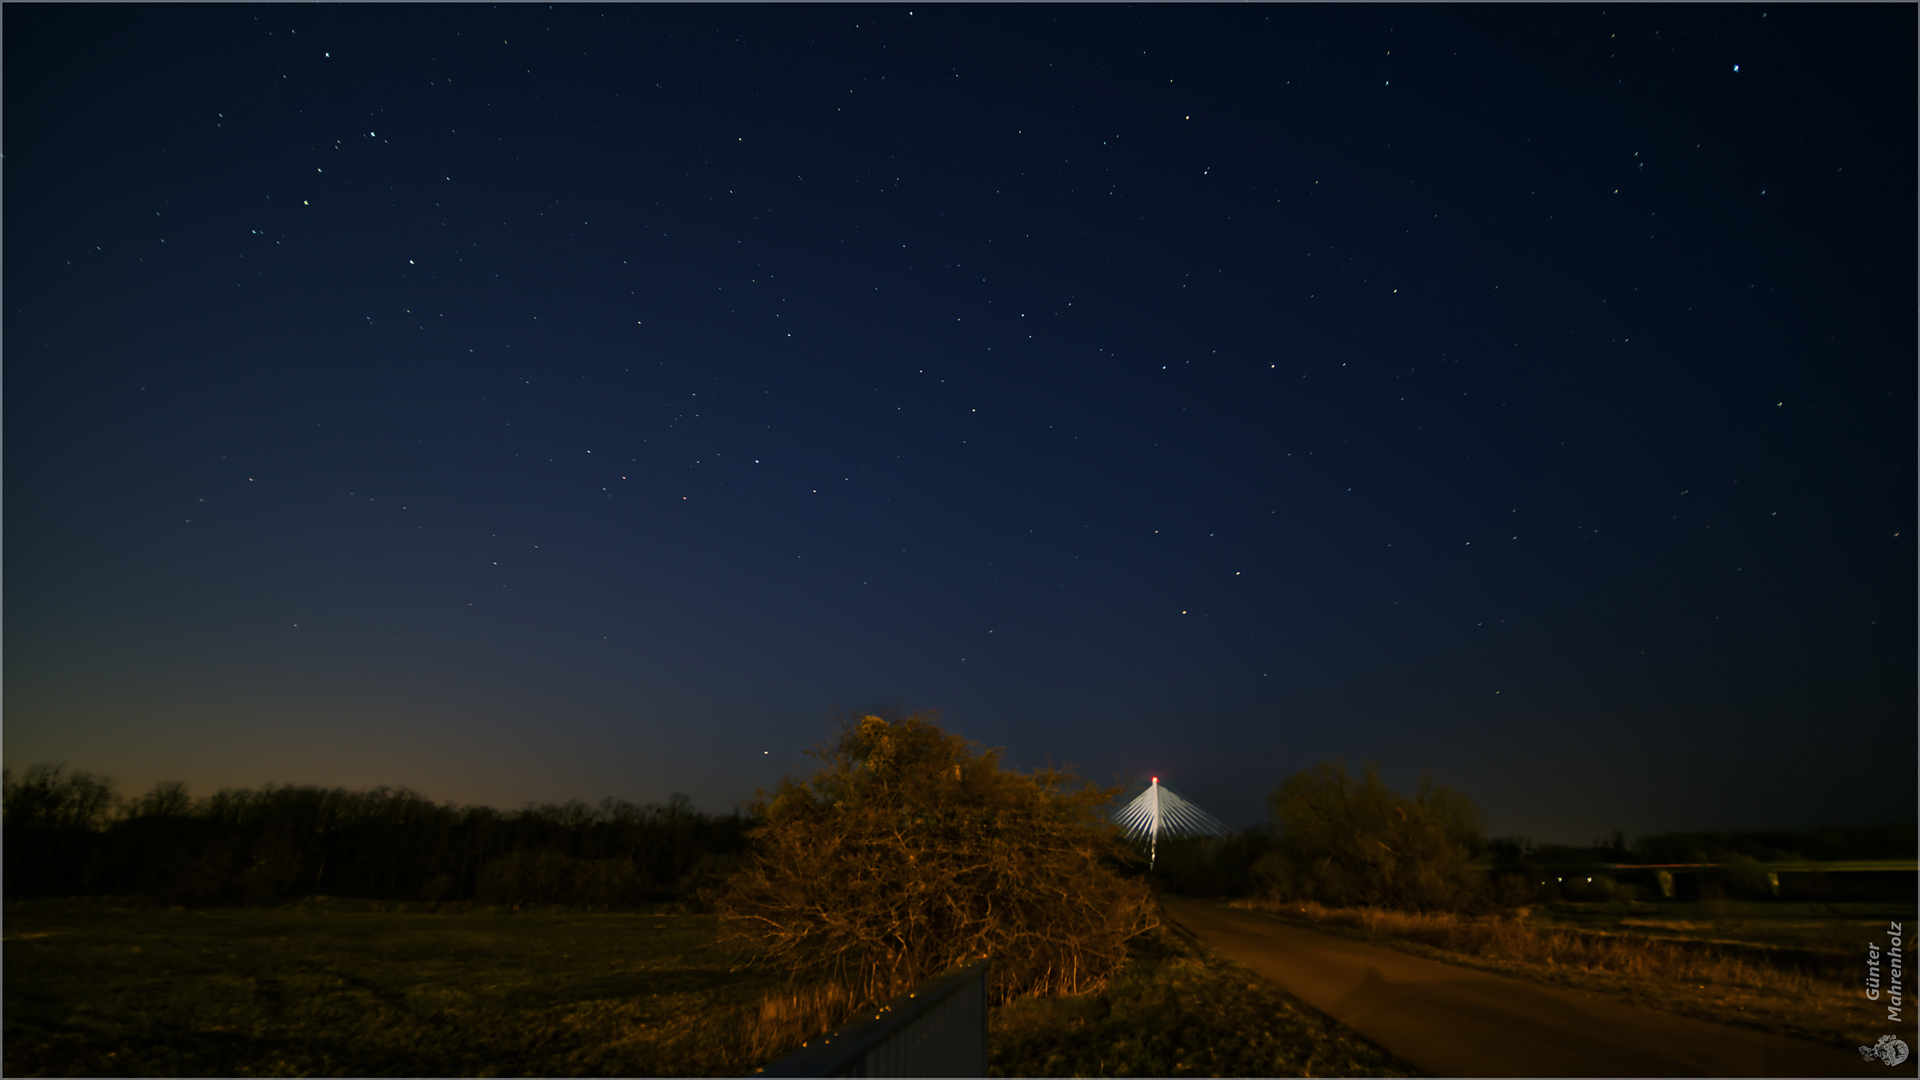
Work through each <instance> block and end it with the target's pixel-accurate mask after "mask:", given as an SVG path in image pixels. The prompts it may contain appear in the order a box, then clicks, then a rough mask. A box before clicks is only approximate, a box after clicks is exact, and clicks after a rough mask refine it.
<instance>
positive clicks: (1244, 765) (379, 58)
mask: <svg viewBox="0 0 1920 1080" xmlns="http://www.w3.org/2000/svg"><path fill="white" fill-rule="evenodd" d="M4 20H5V24H4V28H5V38H4V41H5V116H4V120H5V129H4V130H5V133H6V157H5V163H4V168H5V174H4V175H5V182H6V183H5V225H6V231H5V247H4V273H5V293H4V295H5V313H4V348H5V360H6V364H5V391H6V393H5V414H4V418H5V473H4V480H5V488H4V492H5V503H4V509H5V540H6V544H5V564H4V569H5V586H6V588H5V610H4V615H5V627H4V628H5V632H6V636H5V683H4V686H5V702H4V704H5V744H4V745H5V759H6V763H7V764H8V765H9V766H10V767H11V768H13V769H14V770H15V773H16V775H18V770H20V769H21V768H22V767H24V766H26V765H29V764H32V763H35V762H42V761H64V762H67V763H68V764H69V765H70V766H71V767H74V768H79V769H85V770H89V771H93V772H96V773H105V774H107V775H110V776H112V777H114V778H115V779H116V780H117V781H118V783H119V786H120V789H121V790H122V791H123V792H127V793H133V794H137V793H139V792H142V791H144V790H146V789H147V788H148V787H149V786H151V785H152V784H153V783H154V782H156V781H159V780H163V779H179V780H184V781H186V782H187V783H188V784H189V785H191V788H192V790H193V791H194V792H195V793H197V794H207V793H210V792H212V791H213V790H215V789H217V788H219V787H222V786H248V787H258V786H260V785H262V784H264V783H266V782H269V781H273V782H279V783H312V784H324V785H329V786H331V785H344V786H349V787H364V786H373V785H381V784H385V785H394V786H406V787H410V788H413V789H415V790H417V791H419V792H421V793H422V794H425V795H427V796H429V797H432V798H436V799H445V800H455V801H461V802H481V803H489V804H492V805H496V806H503V807H512V806H517V805H519V804H521V803H524V802H525V801H528V800H538V801H560V800H565V799H569V798H576V797H577V798H582V799H586V800H589V801H594V800H598V799H599V798H601V797H603V796H608V795H611V796H614V797H617V798H623V799H630V800H633V801H636V802H646V801H664V800H665V799H666V797H667V796H668V794H669V793H670V792H672V791H682V792H685V793H687V794H688V795H690V796H692V798H693V800H694V802H695V805H696V806H698V807H700V808H701V809H704V810H708V811H712V812H725V811H727V810H730V809H731V808H732V807H733V806H734V805H736V804H737V803H738V802H740V801H741V800H744V799H748V798H751V797H752V795H753V793H754V790H755V788H757V787H763V786H770V785H771V784H773V783H774V782H776V781H777V780H778V779H779V777H780V776H781V775H782V774H783V773H786V772H788V771H791V770H803V769H808V768H810V767H812V763H811V762H810V761H809V760H808V759H807V758H805V757H804V756H803V754H802V752H803V751H804V750H805V749H807V748H808V747H810V746H813V745H816V744H818V743H820V742H821V741H823V740H824V739H826V738H827V737H828V736H829V734H830V732H831V730H832V716H833V712H834V710H835V709H840V710H845V711H847V712H850V713H855V714H857V713H861V712H867V711H873V710H876V709H880V708H884V707H888V706H896V707H902V708H937V709H940V710H942V712H943V714H944V717H945V721H946V723H947V725H948V727H949V728H950V729H951V730H954V731H957V732H959V733H961V734H964V735H966V736H967V737H969V738H971V739H974V740H977V741H979V742H981V743H983V744H986V745H991V746H1004V747H1006V749H1007V760H1008V761H1009V763H1010V764H1013V765H1016V766H1019V767H1022V768H1025V767H1031V766H1035V765H1040V764H1044V763H1046V762H1047V761H1048V760H1049V759H1051V760H1053V761H1055V762H1061V763H1072V764H1074V765H1076V766H1077V767H1078V768H1079V770H1080V771H1081V772H1082V774H1083V775H1086V776H1088V777H1090V778H1093V779H1096V780H1100V781H1103V782H1107V781H1111V780H1113V779H1115V778H1120V779H1127V778H1135V777H1139V778H1144V776H1145V775H1147V774H1149V773H1157V774H1159V775H1160V776H1161V777H1163V778H1165V779H1166V780H1168V781H1169V782H1170V783H1172V784H1173V786H1174V787H1175V789H1176V790H1178V791H1179V792H1181V793H1182V794H1184V795H1186V796H1187V797H1188V798H1190V799H1192V800H1193V801H1195V802H1197V803H1199V804H1200V805H1202V806H1203V807H1205V808H1207V809H1208V810H1210V811H1212V812H1213V813H1215V814H1216V815H1218V816H1220V817H1222V818H1224V819H1226V820H1227V821H1228V822H1230V823H1232V824H1235V825H1245V824H1251V823H1253V822H1254V821H1257V820H1260V819H1262V818H1263V817H1264V815H1265V809H1264V799H1265V796H1266V794H1267V792H1269V791H1270V790H1271V789H1272V788H1273V787H1274V786H1276V785H1277V784H1278V783H1279V782H1280V781H1281V780H1282V779H1284V778H1285V777H1286V776H1287V775H1289V774H1291V773H1292V772H1294V771H1296V770H1298V769H1301V768H1305V767H1309V766H1311V765H1313V764H1315V763H1316V762H1318V761H1320V760H1322V759H1326V758H1335V757H1338V758H1342V759H1344V760H1346V761H1347V762H1348V763H1349V764H1350V765H1352V766H1355V767H1357V766H1359V765H1361V764H1363V763H1365V762H1368V761H1374V762H1378V763H1379V764H1380V765H1381V766H1382V768H1383V771H1384V774H1385V776H1386V778H1387V779H1388V781H1389V782H1390V783H1393V784H1394V785H1396V786H1402V787H1411V786H1412V784H1413V783H1414V781H1415V780H1416V778H1417V777H1418V776H1419V774H1420V773H1421V771H1422V770H1429V769H1430V770H1432V772H1433V774H1434V775H1435V777H1436V778H1438V779H1439V780H1442V781H1445V782H1450V783H1453V784H1455V785H1456V786H1458V787H1460V788H1461V789H1463V790H1464V791H1465V792H1466V793H1467V794H1468V795H1470V796H1471V797H1473V798H1474V799H1475V800H1476V802H1477V803H1478V804H1479V805H1480V806H1481V808H1482V809H1483V810H1484V811H1485V813H1486V815H1487V819H1488V826H1489V828H1490V831H1491V832H1493V833H1494V834H1496V835H1502V834H1514V833H1518V834H1525V835H1528V836H1532V837H1534V838H1536V839H1539V840H1558V841H1567V842H1586V841H1589V840H1591V839H1593V838H1594V837H1595V836H1597V835H1599V834H1601V833H1604V832H1606V831H1609V830H1612V829H1616V828H1617V829H1622V830H1625V831H1626V833H1627V835H1628V836H1629V837H1632V836H1633V835H1636V834H1638V833H1644V832H1652V831H1661V830H1667V829H1705V828H1759V827H1803V826H1810V825H1813V824H1817V823H1820V822H1826V821H1850V822H1861V821H1871V820H1884V819H1911V818H1912V816H1913V813H1914V806H1915V802H1916V780H1915V769H1914V763H1915V760H1916V752H1917V750H1920V748H1917V747H1916V734H1915V732H1916V727H1915V704H1916V670H1915V655H1916V648H1917V647H1920V642H1917V639H1916V617H1915V596H1916V552H1915V546H1914V538H1915V529H1916V524H1915V520H1914V517H1915V514H1914V509H1915V505H1916V498H1915V493H1916V488H1917V487H1920V476H1917V475H1916V471H1917V470H1916V453H1915V447H1916V430H1915V428H1916V425H1915V415H1916V379H1915V370H1916V368H1915V350H1916V335H1915V327H1916V304H1915V296H1916V287H1917V283H1916V272H1915V266H1916V259H1915V252H1916V247H1915V236H1916V216H1915V206H1916V193H1915V178H1916V161H1915V157H1916V153H1915V148H1916V126H1917V117H1916V106H1915V93H1914V86H1915V84H1916V70H1915V68H1916V64H1915V49H1914V41H1915V36H1916V9H1915V8H1914V7H1913V6H1912V5H1906V4H1901V5H1893V4H1889V5H1880V6H1865V7H1862V6H1836V5H1794V6H1780V7H1777V8H1773V9H1771V10H1769V9H1767V8H1765V7H1743V6H1713V7H1692V8H1680V7H1665V6H1652V5H1631V6H1629V5H1622V6H1618V7H1605V6H1598V5H1581V6H1573V5H1566V6H1559V5H1556V6H1547V7H1523V6H1505V5H1502V6H1494V7H1477V8H1456V7H1445V6H1422V7H1418V8H1394V7H1384V6H1342V7H1324V8H1323V7H1298V6H1242V7H1231V8H1227V7H1199V6H1171V7H1148V8H1123V7H1097V6H1073V7H1038V6H1033V7H1025V6H1022V7H1004V6H1002V7H984V6H918V7H906V6H897V7H889V6H859V7H828V6H787V7H749V6H722V7H685V6H628V7H592V6H575V5H556V6H554V7H552V8H549V7H546V6H544V5H539V6H532V5H528V6H504V5H503V6H500V7H498V8H495V7H461V6H428V7H385V6H348V7H316V6H303V7H296V6H275V7H271V8H268V7H247V6H239V5H221V6H209V7H186V6H147V7H131V8H125V7H108V6H100V5H75V6H40V5H18V4H14V5H8V6H7V7H6V9H5V14H4Z"/></svg>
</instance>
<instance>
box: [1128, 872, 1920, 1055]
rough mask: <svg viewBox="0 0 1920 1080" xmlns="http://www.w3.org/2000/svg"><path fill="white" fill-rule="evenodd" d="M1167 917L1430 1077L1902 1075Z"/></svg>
mask: <svg viewBox="0 0 1920 1080" xmlns="http://www.w3.org/2000/svg"><path fill="white" fill-rule="evenodd" d="M1166 910H1167V914H1168V915H1169V916H1171V917H1172V919H1173V920H1174V921H1175V922H1176V923H1178V924H1179V925H1181V926H1182V927H1185V928H1186V929H1187V930H1189V931H1191V932H1192V933H1193V934H1195V935H1196V936H1198V937H1199V938H1200V940H1201V941H1204V942H1206V943H1207V944H1208V945H1210V946H1212V947H1213V948H1214V949H1215V950H1217V951H1219V952H1220V953H1222V954H1223V955H1225V956H1228V957H1230V958H1232V959H1233V960H1236V961H1238V962H1239V963H1241V964H1243V965H1245V966H1246V967H1248V968H1250V969H1252V970H1253V971H1254V972H1256V973H1258V974H1259V975H1261V976H1262V977H1264V978H1267V979H1270V980H1272V981H1273V982H1275V983H1277V984H1279V985H1280V986H1281V987H1282V988H1283V989H1285V990H1286V991H1287V992H1289V993H1291V994H1293V995H1294V996H1295V997H1298V998H1300V999H1301V1000H1302V1001H1305V1002H1306V1003H1307V1004H1309V1005H1312V1006H1313V1007H1314V1008H1316V1009H1319V1010H1320V1011H1321V1012H1324V1013H1326V1014H1327V1015H1328V1016H1331V1017H1333V1018H1334V1019H1335V1020H1338V1021H1340V1022H1341V1023H1343V1024H1345V1025H1347V1026H1348V1027H1350V1028H1352V1029H1353V1030H1355V1031H1357V1032H1359V1033H1360V1034H1362V1035H1365V1036H1366V1037H1367V1038H1369V1039H1372V1040H1373V1041H1374V1042H1376V1043H1379V1044H1380V1045H1381V1046H1384V1047H1386V1048H1387V1049H1388V1050H1391V1051H1393V1052H1394V1053H1396V1054H1398V1055H1400V1056H1401V1057H1403V1058H1405V1059H1407V1060H1408V1061H1411V1062H1413V1063H1414V1064H1415V1065H1417V1066H1419V1067H1420V1068H1422V1069H1424V1070H1426V1071H1427V1072H1430V1073H1432V1074H1434V1075H1435V1076H1897V1075H1911V1072H1909V1070H1910V1069H1911V1068H1912V1066H1907V1067H1906V1068H1902V1069H1889V1068H1887V1067H1886V1066H1884V1065H1881V1064H1879V1063H1878V1062H1874V1063H1871V1064H1869V1063H1868V1062H1866V1061H1863V1060H1862V1059H1861V1057H1860V1055H1859V1054H1858V1053H1857V1052H1855V1051H1852V1050H1842V1049H1833V1048H1829V1047H1825V1046H1820V1045H1818V1044H1816V1043H1811V1042H1807V1041H1804V1040H1801V1039H1794V1038H1789V1037H1787V1036H1783V1035H1769V1034H1765V1033H1763V1032H1759V1031H1752V1030H1749V1029H1746V1028H1736V1027H1729V1026H1726V1025H1723V1024H1713V1023H1708V1022H1706V1021H1703V1020H1691V1019H1688V1018H1686V1017H1681V1016H1672V1015H1669V1014H1666V1013H1659V1012H1654V1011H1652V1010H1649V1009H1642V1008H1636V1007H1634V1006H1632V1005H1629V1004H1626V1003H1624V1002H1621V1001H1618V1000H1615V999H1612V998H1608V997H1605V996H1603V995H1600V994H1593V993H1587V992H1584V991H1578V990H1563V989H1559V988H1556V987H1549V986H1541V985H1539V984H1537V983H1531V982H1524V981H1522V980H1519V979H1510V978H1506V977H1503V976H1499V975H1492V974H1488V973H1487V972H1484V971H1476V970H1473V969H1472V968H1463V967H1455V966H1453V965H1451V964H1442V963H1438V962H1436V961H1433V960H1425V959H1422V958H1420V957H1417V956H1409V955H1407V954H1406V953H1402V952H1396V951H1394V950H1392V949H1388V948H1384V947H1382V946H1378V945H1370V944H1367V943H1365V942H1360V941H1353V940H1350V939H1347V938H1342V937H1334V936H1332V935H1329V934H1321V933H1316V932H1314V931H1312V930H1305V929H1301V928H1299V927H1295V926H1289V925H1287V924H1286V923H1283V922H1280V921H1279V920H1277V919H1273V918H1269V917H1267V916H1264V915H1261V914H1259V913H1256V912H1250V911H1239V910H1235V909H1233V908H1229V907H1226V906H1225V905H1223V904H1218V903H1214V902H1210V901H1205V900H1189V899H1183V898H1179V897H1167V898H1166Z"/></svg>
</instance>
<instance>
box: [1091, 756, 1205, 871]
mask: <svg viewBox="0 0 1920 1080" xmlns="http://www.w3.org/2000/svg"><path fill="white" fill-rule="evenodd" d="M1113 820H1114V823H1115V824H1117V825H1119V826H1120V828H1121V830H1122V831H1124V832H1125V833H1126V834H1127V835H1129V836H1132V837H1134V838H1135V839H1144V840H1146V841H1147V842H1148V845H1149V847H1150V850H1151V854H1150V855H1149V857H1148V865H1152V864H1153V862H1155V861H1157V859H1158V857H1159V848H1160V844H1159V841H1160V834H1161V833H1166V834H1167V835H1168V836H1228V835H1231V834H1232V832H1233V830H1232V829H1229V828H1227V826H1226V825H1225V824H1223V823H1222V822H1221V821H1220V819H1219V818H1216V817H1214V816H1213V815H1212V814H1209V813H1207V812H1206V811H1205V810H1202V809H1200V808H1199V807H1197V806H1195V805H1193V804H1192V803H1190V802H1188V801H1187V800H1185V799H1183V798H1181V797H1180V796H1178V795H1175V794H1174V793H1173V792H1172V791H1170V790H1168V789H1167V788H1166V786H1165V785H1163V784H1161V783H1160V778H1159V777H1157V776H1156V777H1154V778H1153V783H1151V784H1149V785H1148V786H1147V790H1145V791H1143V792H1141V793H1140V794H1139V795H1137V796H1135V797H1134V799H1133V801H1132V802H1129V803H1128V804H1127V805H1126V806H1124V807H1121V808H1120V812H1119V813H1117V814H1115V815H1114V818H1113Z"/></svg>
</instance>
